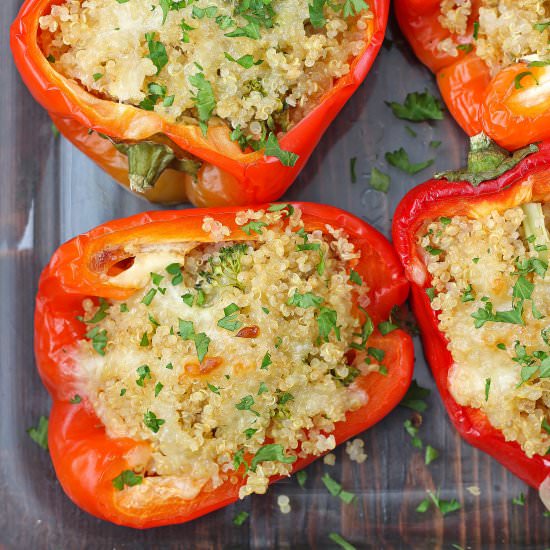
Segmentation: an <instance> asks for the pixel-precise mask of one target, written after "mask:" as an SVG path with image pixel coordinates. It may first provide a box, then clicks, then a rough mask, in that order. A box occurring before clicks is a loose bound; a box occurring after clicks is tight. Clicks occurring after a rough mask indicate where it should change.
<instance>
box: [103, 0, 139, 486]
mask: <svg viewBox="0 0 550 550" xmlns="http://www.w3.org/2000/svg"><path fill="white" fill-rule="evenodd" d="M117 1H118V2H120V0H117ZM111 482H112V484H113V487H114V488H115V489H116V490H117V491H122V489H124V487H134V486H135V485H141V483H142V482H143V478H142V477H141V476H138V475H137V474H135V473H134V472H132V470H124V471H122V472H121V473H120V474H118V475H117V476H116V477H115V478H114V479H112V480H111Z"/></svg>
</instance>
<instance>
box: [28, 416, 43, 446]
mask: <svg viewBox="0 0 550 550" xmlns="http://www.w3.org/2000/svg"><path fill="white" fill-rule="evenodd" d="M27 433H28V434H29V437H30V438H31V439H32V440H33V441H34V442H35V443H36V444H37V445H40V447H42V448H43V449H46V450H48V418H47V417H45V416H41V417H40V418H39V419H38V426H37V427H36V428H34V427H33V428H29V429H28V430H27Z"/></svg>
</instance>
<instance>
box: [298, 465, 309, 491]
mask: <svg viewBox="0 0 550 550" xmlns="http://www.w3.org/2000/svg"><path fill="white" fill-rule="evenodd" d="M296 481H297V482H298V485H299V486H300V487H301V488H302V489H303V488H304V485H305V484H306V481H307V472H306V471H305V470H300V471H299V472H296Z"/></svg>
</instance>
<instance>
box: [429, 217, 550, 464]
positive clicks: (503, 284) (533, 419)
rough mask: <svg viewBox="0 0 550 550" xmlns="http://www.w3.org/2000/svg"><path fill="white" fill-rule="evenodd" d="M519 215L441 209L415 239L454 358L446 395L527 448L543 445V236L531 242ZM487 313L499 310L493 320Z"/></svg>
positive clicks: (549, 395) (547, 279)
mask: <svg viewBox="0 0 550 550" xmlns="http://www.w3.org/2000/svg"><path fill="white" fill-rule="evenodd" d="M524 219H525V215H524V212H523V210H522V208H521V207H516V208H512V209H509V210H506V211H504V212H497V211H494V212H492V213H491V214H490V215H489V216H487V217H486V218H483V219H469V218H466V217H463V216H455V217H453V218H452V219H450V221H449V218H442V219H441V220H435V221H433V222H432V223H430V224H429V225H428V226H427V227H426V228H425V231H424V232H423V234H422V236H420V237H419V246H420V247H421V248H422V249H423V250H424V258H425V262H426V265H427V268H428V271H429V273H430V274H431V276H432V283H431V284H432V286H433V288H435V291H436V293H435V297H434V299H433V300H432V302H431V304H432V308H433V309H434V310H435V311H438V312H439V313H438V319H439V328H440V329H441V330H442V331H443V332H444V333H445V335H446V337H447V339H448V348H449V351H450V352H451V353H452V356H453V359H454V364H453V366H452V367H451V370H450V372H449V384H450V391H451V393H452V395H453V397H454V399H455V400H456V401H457V402H458V403H459V404H461V405H464V406H470V407H474V408H477V409H481V410H482V411H483V412H484V413H485V414H486V415H487V417H488V419H489V421H490V423H491V424H492V425H493V426H494V427H496V428H497V429H499V430H501V431H502V432H503V434H504V436H505V438H506V439H507V440H513V441H517V442H518V443H519V444H520V445H521V447H522V449H523V450H524V451H525V453H526V454H527V455H528V456H530V457H531V456H533V455H534V454H540V455H544V454H545V453H546V451H547V449H548V447H549V446H550V434H549V433H548V431H547V430H546V429H545V424H544V423H545V422H547V421H548V419H549V418H550V378H548V375H550V372H548V373H546V372H545V369H544V366H543V363H542V361H543V360H544V357H545V356H546V355H548V354H550V347H549V342H550V340H548V337H547V336H546V333H545V330H546V329H547V328H548V327H549V318H550V317H549V316H550V276H549V275H547V274H546V269H545V266H547V260H542V259H541V258H540V256H541V255H543V256H544V255H546V252H545V250H546V248H545V247H546V245H542V244H540V245H536V246H537V247H538V248H539V251H537V250H535V249H534V245H533V244H532V243H533V242H534V241H533V236H530V235H527V234H526V233H525V232H526V229H525V225H524ZM520 270H521V271H520ZM514 289H515V290H514ZM518 296H519V297H518ZM526 296H529V297H528V298H527V297H526ZM497 312H507V313H504V314H498V315H502V317H498V316H497V318H496V320H495V319H494V317H493V316H494V315H495V313H497ZM514 312H515V313H514ZM518 315H519V317H518ZM521 319H523V322H524V325H522V324H519V322H520V320H521ZM476 327H477V328H476ZM533 365H538V366H539V368H534V369H533V368H532V366H533Z"/></svg>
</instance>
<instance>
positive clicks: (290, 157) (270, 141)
mask: <svg viewBox="0 0 550 550" xmlns="http://www.w3.org/2000/svg"><path fill="white" fill-rule="evenodd" d="M264 154H265V156H266V157H275V158H278V159H279V160H280V161H281V164H282V165H283V166H294V165H295V164H296V162H297V161H298V159H299V158H300V157H299V156H298V155H297V154H296V153H292V152H290V151H285V150H284V149H281V146H280V145H279V141H278V140H277V137H276V136H275V134H274V133H273V132H270V133H269V135H268V136H267V141H266V143H265V151H264Z"/></svg>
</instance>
